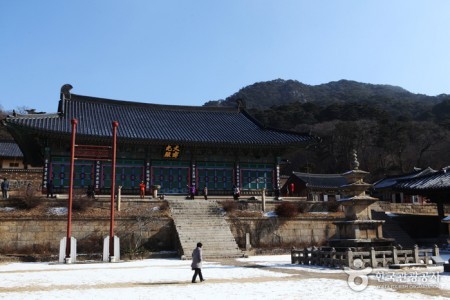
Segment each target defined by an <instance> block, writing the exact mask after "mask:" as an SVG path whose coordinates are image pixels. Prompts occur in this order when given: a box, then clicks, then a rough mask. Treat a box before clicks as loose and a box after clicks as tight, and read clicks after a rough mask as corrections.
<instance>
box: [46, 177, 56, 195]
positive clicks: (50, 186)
mask: <svg viewBox="0 0 450 300" xmlns="http://www.w3.org/2000/svg"><path fill="white" fill-rule="evenodd" d="M54 187H55V185H54V184H53V180H50V181H49V182H48V183H47V198H48V197H50V198H53V188H54Z"/></svg>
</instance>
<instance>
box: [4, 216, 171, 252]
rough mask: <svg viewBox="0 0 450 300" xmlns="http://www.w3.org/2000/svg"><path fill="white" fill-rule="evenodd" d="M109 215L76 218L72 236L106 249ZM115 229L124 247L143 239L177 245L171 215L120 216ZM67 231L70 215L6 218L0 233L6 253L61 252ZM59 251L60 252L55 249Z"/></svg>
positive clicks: (164, 246)
mask: <svg viewBox="0 0 450 300" xmlns="http://www.w3.org/2000/svg"><path fill="white" fill-rule="evenodd" d="M109 222H110V221H109V220H108V219H74V220H73V222H72V236H73V237H74V238H76V239H77V244H78V245H84V247H86V248H93V250H98V249H102V244H101V243H102V240H103V238H104V237H106V236H107V235H109V229H110V225H109V224H110V223H109ZM114 233H115V234H116V235H117V236H119V237H120V238H121V248H122V249H123V250H122V252H123V251H124V250H126V249H127V248H130V247H132V246H133V245H132V244H134V242H136V241H137V240H141V241H142V242H143V243H149V244H150V245H149V246H150V247H153V248H155V249H166V250H167V249H173V248H174V247H175V246H174V242H173V241H174V236H173V234H174V229H173V222H172V219H170V218H155V217H152V218H139V219H137V218H121V219H116V223H115V228H114ZM66 235H67V219H66V218H52V219H45V218H42V219H27V218H21V219H12V218H11V219H2V220H0V236H1V237H2V243H1V246H0V251H1V252H2V253H24V252H27V251H28V252H30V251H31V252H32V253H33V251H34V252H40V251H42V250H45V251H52V252H54V253H58V251H59V250H58V249H59V242H60V240H61V239H62V238H63V237H65V236H66ZM55 251H56V252H55Z"/></svg>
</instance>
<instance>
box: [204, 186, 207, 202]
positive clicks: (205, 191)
mask: <svg viewBox="0 0 450 300" xmlns="http://www.w3.org/2000/svg"><path fill="white" fill-rule="evenodd" d="M203 197H205V200H208V187H207V186H206V185H205V187H204V188H203Z"/></svg>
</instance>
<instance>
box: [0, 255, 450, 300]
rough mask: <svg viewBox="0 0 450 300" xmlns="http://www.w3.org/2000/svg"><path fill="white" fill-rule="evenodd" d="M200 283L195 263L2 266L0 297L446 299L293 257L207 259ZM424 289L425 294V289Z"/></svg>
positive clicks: (445, 290)
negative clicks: (361, 284)
mask: <svg viewBox="0 0 450 300" xmlns="http://www.w3.org/2000/svg"><path fill="white" fill-rule="evenodd" d="M202 271H203V275H204V277H205V279H206V281H205V282H203V283H196V284H192V283H190V280H191V277H192V274H193V272H192V270H191V268H190V261H183V260H178V259H147V260H139V261H129V262H119V263H100V262H98V263H97V262H96V263H79V264H78V263H77V264H55V263H8V264H0V299H27V300H28V299H108V300H109V299H127V300H131V299H211V298H213V299H215V300H218V299H306V298H311V299H334V300H338V299H346V300H347V299H349V298H352V299H363V298H365V299H367V298H370V299H440V298H441V299H444V298H445V296H447V297H448V295H449V293H450V276H446V275H442V276H440V277H439V281H440V289H438V288H434V289H433V290H431V289H430V290H429V291H428V290H426V289H421V290H419V291H416V290H415V289H414V287H411V288H410V289H409V290H405V289H403V290H399V291H395V290H394V289H393V288H390V287H380V286H379V285H378V286H377V285H376V284H372V283H373V282H375V281H376V280H374V278H371V279H372V280H370V281H369V284H368V286H367V288H365V289H364V290H363V291H361V292H356V291H354V290H352V289H351V288H350V287H349V285H348V282H347V278H348V276H347V275H346V274H345V273H344V271H342V270H333V269H331V270H330V269H326V268H318V267H311V266H300V265H292V264H290V256H289V255H277V256H254V257H249V258H242V259H237V261H236V262H233V261H232V260H228V261H224V262H221V263H219V262H214V261H211V262H205V263H204V266H203V269H202ZM424 290H425V291H424Z"/></svg>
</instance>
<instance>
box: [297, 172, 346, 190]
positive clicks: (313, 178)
mask: <svg viewBox="0 0 450 300" xmlns="http://www.w3.org/2000/svg"><path fill="white" fill-rule="evenodd" d="M292 176H295V177H297V178H298V179H300V180H301V181H303V182H305V183H306V186H307V187H309V188H339V187H341V186H343V185H345V184H347V180H346V178H345V177H344V176H342V175H341V174H311V173H301V172H292Z"/></svg>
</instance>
